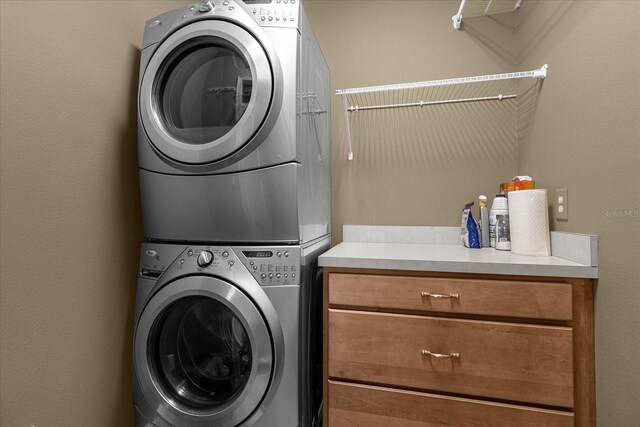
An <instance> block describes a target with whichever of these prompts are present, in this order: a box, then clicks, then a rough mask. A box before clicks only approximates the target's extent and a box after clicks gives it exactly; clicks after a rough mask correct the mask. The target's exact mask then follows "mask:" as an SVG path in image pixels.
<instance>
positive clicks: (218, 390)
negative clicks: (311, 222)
mask: <svg viewBox="0 0 640 427" xmlns="http://www.w3.org/2000/svg"><path fill="white" fill-rule="evenodd" d="M328 247H329V240H328V238H323V239H319V240H316V241H314V242H312V243H309V244H307V245H298V246H293V245H287V246H207V245H204V246H198V245H176V244H160V243H145V244H143V245H142V252H141V255H140V269H139V276H138V284H137V295H136V309H135V332H134V378H133V383H134V405H135V414H136V426H137V427H143V426H145V427H151V426H163V427H164V426H179V427H197V426H217V427H226V426H265V427H275V426H278V427H295V426H320V425H321V412H322V410H321V406H322V405H321V402H322V345H321V343H322V315H321V307H322V303H321V302H322V293H321V288H322V281H321V273H320V270H319V269H318V267H317V258H318V255H319V254H320V253H322V252H323V251H325V250H327V249H328Z"/></svg>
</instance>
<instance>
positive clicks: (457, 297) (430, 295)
mask: <svg viewBox="0 0 640 427" xmlns="http://www.w3.org/2000/svg"><path fill="white" fill-rule="evenodd" d="M420 296H422V297H431V298H455V299H460V295H459V294H449V295H443V294H432V293H431V292H420Z"/></svg>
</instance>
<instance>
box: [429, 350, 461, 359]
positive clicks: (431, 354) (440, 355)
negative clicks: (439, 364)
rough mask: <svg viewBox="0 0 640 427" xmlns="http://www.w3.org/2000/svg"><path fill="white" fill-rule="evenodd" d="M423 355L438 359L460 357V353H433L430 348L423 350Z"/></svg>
mask: <svg viewBox="0 0 640 427" xmlns="http://www.w3.org/2000/svg"><path fill="white" fill-rule="evenodd" d="M422 355H423V356H431V357H436V358H438V359H443V358H447V359H449V358H452V359H460V353H449V354H442V353H432V352H430V351H429V350H422Z"/></svg>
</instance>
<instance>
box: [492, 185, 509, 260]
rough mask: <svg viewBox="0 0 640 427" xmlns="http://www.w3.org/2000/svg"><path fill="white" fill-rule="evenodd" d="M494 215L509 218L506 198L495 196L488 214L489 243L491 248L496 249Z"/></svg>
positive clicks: (500, 195)
mask: <svg viewBox="0 0 640 427" xmlns="http://www.w3.org/2000/svg"><path fill="white" fill-rule="evenodd" d="M496 215H507V218H508V217H509V204H508V202H507V196H505V195H504V194H496V197H495V198H494V199H493V203H492V204H491V212H489V242H490V245H491V247H492V248H495V247H496V221H497V218H496Z"/></svg>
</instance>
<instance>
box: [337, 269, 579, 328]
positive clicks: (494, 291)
mask: <svg viewBox="0 0 640 427" xmlns="http://www.w3.org/2000/svg"><path fill="white" fill-rule="evenodd" d="M329 304H330V305H332V306H335V305H338V306H351V307H365V308H376V309H391V310H393V309H396V310H420V311H432V312H445V313H466V314H478V315H490V316H504V317H525V318H533V319H554V320H571V317H572V306H571V284H569V283H549V282H525V281H507V280H504V281H503V280H481V279H447V278H437V277H412V276H382V275H365V274H342V273H332V274H331V275H330V277H329Z"/></svg>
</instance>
